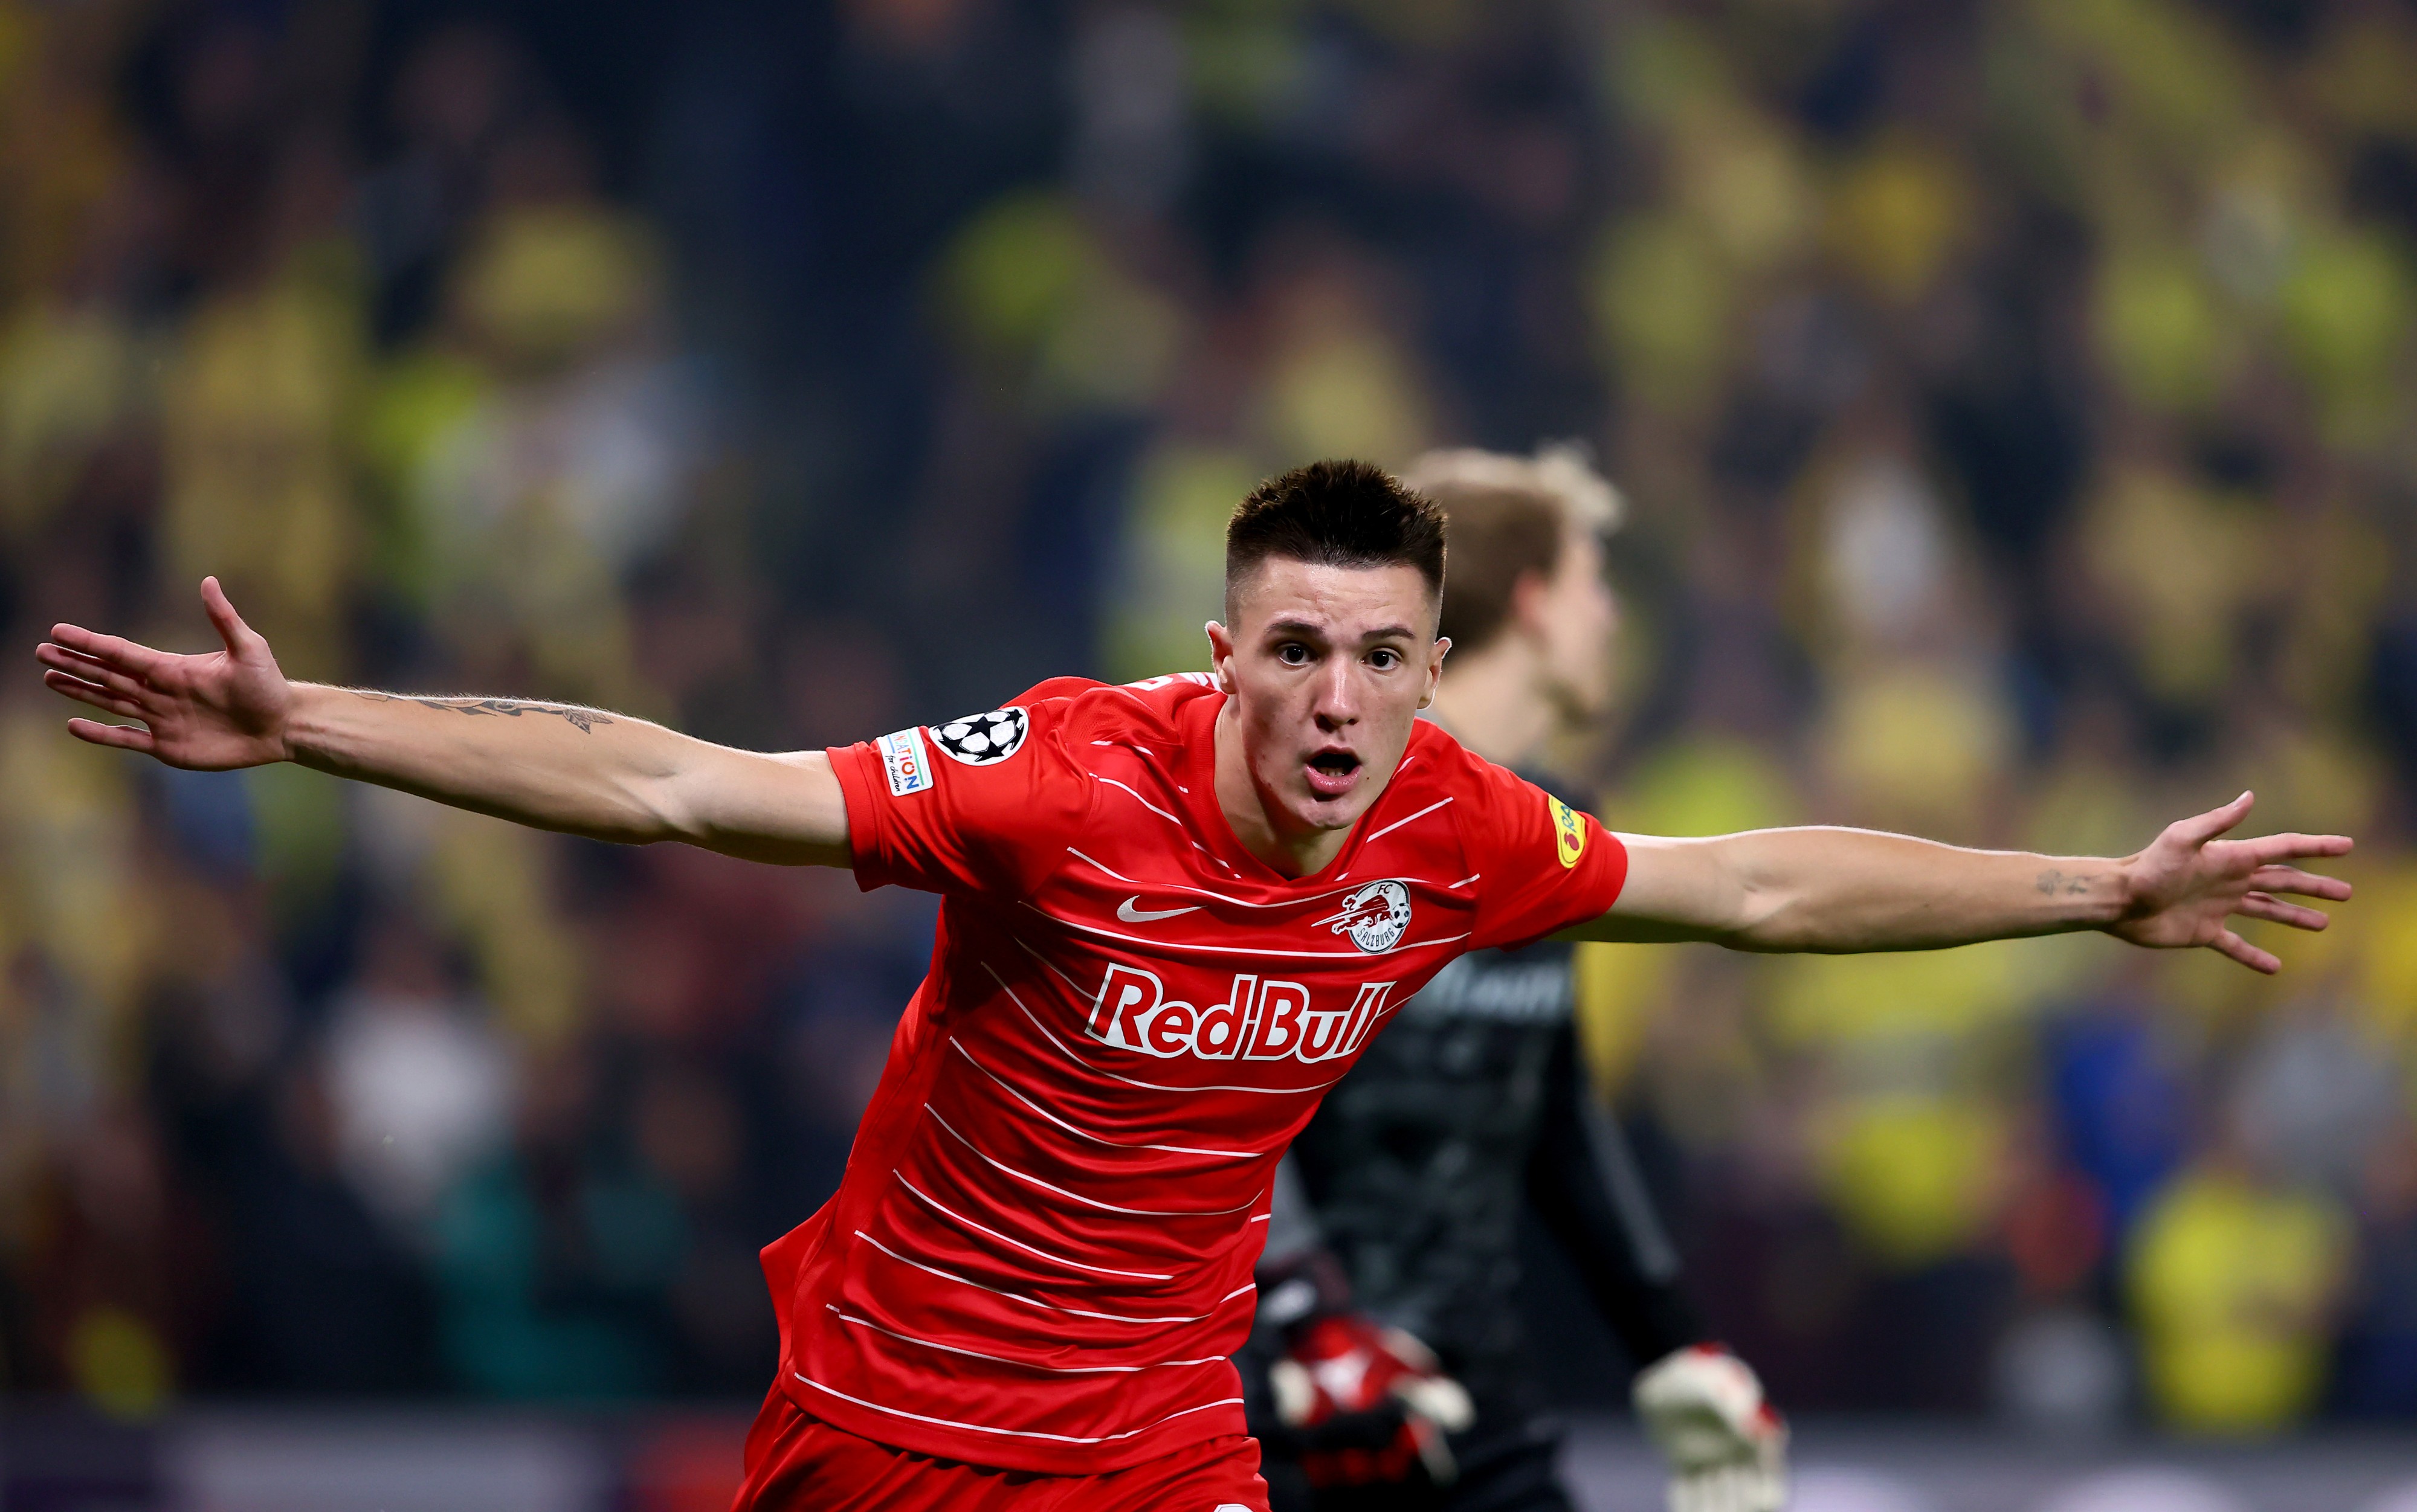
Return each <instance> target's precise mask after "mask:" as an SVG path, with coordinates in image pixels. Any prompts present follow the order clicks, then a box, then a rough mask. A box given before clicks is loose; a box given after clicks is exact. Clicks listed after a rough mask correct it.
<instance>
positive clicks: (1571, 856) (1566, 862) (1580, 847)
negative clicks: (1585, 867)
mask: <svg viewBox="0 0 2417 1512" xmlns="http://www.w3.org/2000/svg"><path fill="white" fill-rule="evenodd" d="M1544 803H1545V806H1546V807H1547V808H1548V809H1550V810H1551V812H1552V815H1553V846H1554V848H1555V849H1556V850H1558V852H1559V853H1560V856H1561V865H1562V866H1563V867H1564V868H1568V867H1573V866H1576V865H1577V864H1578V857H1579V856H1582V855H1584V854H1586V842H1587V832H1586V821H1585V820H1584V819H1582V818H1580V817H1579V816H1578V811H1577V810H1576V809H1573V808H1571V807H1570V806H1569V805H1568V804H1566V803H1563V802H1562V801H1561V800H1560V799H1558V798H1556V797H1554V796H1553V795H1552V794H1545V795H1544Z"/></svg>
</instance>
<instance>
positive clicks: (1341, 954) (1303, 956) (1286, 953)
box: [1016, 899, 1468, 960]
mask: <svg viewBox="0 0 2417 1512" xmlns="http://www.w3.org/2000/svg"><path fill="white" fill-rule="evenodd" d="M1016 901H1018V902H1019V903H1022V904H1023V905H1024V906H1025V907H1026V908H1028V909H1030V910H1032V912H1034V913H1035V914H1038V915H1041V917H1042V918H1045V919H1047V920H1049V921H1050V922H1052V923H1054V924H1063V925H1064V926H1066V928H1068V929H1070V930H1082V931H1083V932H1084V933H1085V934H1096V935H1099V936H1101V937H1102V938H1103V939H1109V940H1121V941H1123V942H1124V943H1125V944H1126V945H1148V947H1149V948H1150V949H1152V950H1197V951H1202V952H1205V953H1207V954H1208V955H1215V956H1276V957H1280V958H1282V959H1284V960H1376V959H1377V957H1376V955H1375V954H1372V953H1371V952H1369V951H1366V950H1254V949H1249V948H1246V947H1244V946H1242V945H1186V944H1184V943H1183V942H1182V941H1180V940H1152V939H1150V938H1148V936H1146V935H1139V934H1118V933H1117V931H1116V930H1102V929H1101V928H1100V927H1099V926H1097V925H1093V924H1084V923H1081V922H1080V921H1078V920H1075V919H1070V918H1068V917H1066V916H1065V915H1062V914H1052V913H1051V912H1049V911H1048V910H1047V909H1045V908H1042V907H1041V905H1040V904H1038V903H1035V902H1033V901H1031V900H1029V899H1018V900H1016ZM1467 938H1468V932H1467V930H1463V931H1461V932H1460V933H1458V934H1446V935H1440V936H1438V937H1437V938H1436V939H1433V940H1405V941H1403V942H1402V943H1401V944H1399V945H1395V946H1393V948H1391V950H1388V951H1385V952H1384V954H1385V955H1388V956H1398V955H1400V954H1401V953H1402V952H1403V951H1405V950H1432V949H1434V948H1435V947H1436V946H1437V945H1456V944H1458V943H1459V942H1460V941H1463V940H1466V939H1467Z"/></svg>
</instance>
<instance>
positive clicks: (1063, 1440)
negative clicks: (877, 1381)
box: [789, 1366, 1242, 1444]
mask: <svg viewBox="0 0 2417 1512" xmlns="http://www.w3.org/2000/svg"><path fill="white" fill-rule="evenodd" d="M789 1373H790V1374H791V1375H793V1376H795V1377H797V1378H798V1383H800V1384H803V1385H809V1386H812V1387H813V1388H814V1389H815V1390H816V1391H820V1392H825V1393H828V1395H830V1396H833V1397H837V1398H838V1399H840V1400H842V1401H844V1402H850V1403H853V1404H854V1405H856V1406H859V1407H861V1408H863V1409H865V1410H866V1411H867V1412H874V1413H887V1414H889V1415H890V1416H892V1417H904V1418H906V1419H908V1420H910V1421H912V1422H917V1423H929V1424H931V1425H932V1426H933V1427H934V1428H959V1429H965V1431H966V1432H968V1433H998V1434H1004V1435H1006V1436H1007V1437H1009V1438H1015V1439H1048V1440H1050V1441H1052V1442H1054V1443H1057V1444H1114V1443H1115V1442H1117V1440H1118V1439H1134V1438H1139V1437H1140V1436H1141V1435H1143V1434H1145V1433H1147V1432H1148V1431H1149V1430H1150V1429H1154V1428H1161V1427H1163V1426H1165V1425H1166V1424H1168V1423H1172V1422H1173V1421H1175V1420H1176V1419H1177V1418H1178V1417H1189V1416H1191V1415H1192V1414H1193V1413H1205V1412H1208V1411H1209V1410H1210V1409H1212V1408H1217V1407H1239V1406H1240V1405H1242V1399H1241V1398H1239V1397H1223V1398H1220V1399H1217V1400H1215V1401H1204V1402H1202V1403H1201V1404H1200V1405H1199V1406H1197V1407H1182V1408H1178V1409H1177V1410H1176V1411H1174V1412H1171V1413H1169V1414H1166V1415H1165V1416H1164V1417H1162V1418H1159V1419H1157V1420H1155V1421H1153V1422H1148V1423H1144V1424H1143V1425H1142V1426H1141V1427H1139V1428H1129V1429H1125V1430H1124V1431H1123V1432H1121V1433H1102V1434H1101V1435H1100V1436H1099V1437H1098V1438H1093V1439H1085V1438H1077V1437H1075V1436H1074V1435H1072V1434H1071V1433H1043V1432H1041V1431H1039V1430H1038V1429H1026V1428H993V1427H991V1426H990V1425H989V1424H987V1423H960V1422H957V1421H955V1420H954V1419H952V1418H947V1417H926V1416H925V1415H924V1414H921V1413H910V1412H908V1411H906V1410H905V1409H904V1408H903V1407H884V1406H882V1405H881V1404H880V1403H879V1402H877V1401H866V1400H865V1399H863V1398H861V1397H851V1396H849V1395H848V1394H847V1393H846V1392H844V1391H842V1390H840V1389H838V1388H837V1387H835V1386H827V1385H824V1384H823V1383H821V1382H819V1381H816V1380H815V1379H814V1378H813V1377H812V1376H810V1375H807V1374H806V1373H805V1372H804V1371H802V1370H799V1369H798V1368H796V1367H794V1366H793V1367H791V1368H790V1370H789Z"/></svg>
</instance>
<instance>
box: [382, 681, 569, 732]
mask: <svg viewBox="0 0 2417 1512" xmlns="http://www.w3.org/2000/svg"><path fill="white" fill-rule="evenodd" d="M344 691H345V692H347V693H350V694H352V695H353V696H354V697H355V698H365V699H368V700H370V701H371V702H372V703H417V704H418V705H419V706H420V707H421V708H423V709H450V710H452V711H453V712H454V713H456V714H471V715H479V714H484V715H503V716H509V718H515V719H517V718H520V717H521V716H522V715H524V714H551V715H553V716H554V717H555V718H557V719H561V720H563V721H564V722H565V723H568V724H573V725H577V726H578V727H579V731H580V733H582V734H594V733H596V726H598V725H600V724H611V723H612V722H613V719H612V717H611V716H610V715H604V714H599V713H597V712H596V711H595V710H594V709H581V708H573V707H571V706H570V705H569V704H567V703H524V702H522V701H520V700H518V699H509V698H433V697H429V696H427V695H424V694H418V693H373V692H372V691H370V690H369V689H367V688H346V689H344Z"/></svg>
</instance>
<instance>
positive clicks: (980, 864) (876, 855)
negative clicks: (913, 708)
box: [830, 684, 1092, 895]
mask: <svg viewBox="0 0 2417 1512" xmlns="http://www.w3.org/2000/svg"><path fill="white" fill-rule="evenodd" d="M1052 691H1054V688H1053V687H1052V685H1050V684H1043V685H1042V686H1041V688H1035V689H1034V690H1033V692H1032V693H1028V694H1026V695H1025V697H1024V698H1023V699H1021V700H1019V701H1017V702H1016V703H1011V704H1008V705H1006V706H1005V707H1003V708H999V709H994V710H992V711H991V712H989V713H987V714H977V715H970V716H968V717H966V718H963V719H952V720H950V721H949V722H947V723H945V724H935V725H918V726H913V727H910V728H908V729H904V730H901V731H898V732H896V733H892V734H887V735H883V736H882V737H881V738H880V739H878V740H868V741H864V742H861V743H859V744H858V745H854V746H840V747H833V748H831V750H830V759H831V769H832V770H833V771H834V772H836V773H837V774H838V776H839V781H840V789H841V791H842V793H843V794H845V796H846V800H847V837H848V849H849V852H850V854H851V856H852V857H853V864H854V867H855V870H856V881H857V885H858V886H859V887H862V888H864V889H865V890H866V891H868V892H869V891H871V890H872V889H873V888H875V887H880V886H887V885H897V886H902V887H913V888H916V889H918V890H920V891H923V892H965V891H978V892H979V891H1005V892H1008V893H1010V894H1019V895H1020V894H1023V893H1026V892H1029V891H1031V890H1032V889H1034V888H1035V887H1037V886H1038V885H1040V884H1041V881H1042V880H1043V879H1044V878H1046V877H1047V875H1048V874H1049V872H1050V871H1052V870H1054V869H1056V867H1057V866H1058V865H1059V864H1060V863H1061V860H1062V857H1063V854H1064V850H1065V845H1066V842H1067V840H1068V839H1069V838H1071V837H1072V835H1074V834H1075V833H1076V832H1077V831H1078V830H1079V829H1080V828H1081V825H1082V824H1083V821H1084V819H1085V817H1086V815H1087V810H1088V807H1089V804H1090V801H1091V787H1092V783H1091V782H1090V781H1089V779H1087V777H1086V776H1085V774H1084V773H1083V771H1082V770H1081V769H1080V768H1078V767H1077V766H1075V764H1073V762H1072V760H1071V759H1070V758H1069V756H1068V754H1067V750H1066V742H1065V738H1064V735H1065V732H1064V728H1063V726H1064V719H1065V709H1066V700H1065V699H1064V698H1062V697H1047V696H1035V695H1045V694H1047V693H1049V692H1052Z"/></svg>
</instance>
